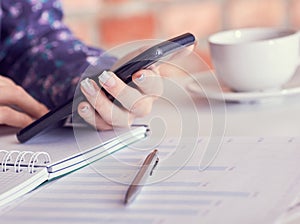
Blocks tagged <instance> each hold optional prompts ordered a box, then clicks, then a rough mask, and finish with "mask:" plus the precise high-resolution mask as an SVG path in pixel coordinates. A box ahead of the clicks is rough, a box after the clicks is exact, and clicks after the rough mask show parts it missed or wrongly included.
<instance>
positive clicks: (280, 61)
mask: <svg viewBox="0 0 300 224" xmlns="http://www.w3.org/2000/svg"><path fill="white" fill-rule="evenodd" d="M299 41H300V33H299V32H298V31H295V30H291V29H286V28H244V29H238V30H229V31H223V32H219V33H216V34H213V35H211V36H210V37H209V39H208V42H209V47H210V53H211V57H212V62H213V65H214V69H215V72H216V75H217V78H218V80H220V82H222V83H223V84H224V85H226V86H228V87H229V88H231V89H232V90H234V91H242V92H245V91H251V92H252V91H265V90H271V89H275V88H281V86H282V85H283V84H285V83H286V82H288V81H289V80H290V79H291V78H292V77H293V75H294V74H295V71H296V69H297V67H298V65H299V61H300V60H299Z"/></svg>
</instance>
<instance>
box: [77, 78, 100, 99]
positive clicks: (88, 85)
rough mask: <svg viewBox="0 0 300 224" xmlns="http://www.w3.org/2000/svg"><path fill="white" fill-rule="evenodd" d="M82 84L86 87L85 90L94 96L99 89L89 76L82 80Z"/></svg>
mask: <svg viewBox="0 0 300 224" xmlns="http://www.w3.org/2000/svg"><path fill="white" fill-rule="evenodd" d="M80 85H81V86H82V88H83V89H84V91H85V92H86V93H87V94H89V95H91V96H94V95H96V93H97V91H96V89H95V87H94V85H93V83H92V82H91V80H90V79H89V78H86V79H84V80H82V81H81V82H80Z"/></svg>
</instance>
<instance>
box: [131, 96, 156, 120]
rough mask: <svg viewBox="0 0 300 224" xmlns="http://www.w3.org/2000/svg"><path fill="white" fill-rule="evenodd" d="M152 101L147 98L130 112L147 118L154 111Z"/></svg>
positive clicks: (138, 102) (140, 101)
mask: <svg viewBox="0 0 300 224" xmlns="http://www.w3.org/2000/svg"><path fill="white" fill-rule="evenodd" d="M152 101H153V100H152V98H151V97H145V98H143V99H142V100H139V101H137V102H136V103H135V104H134V105H133V107H132V109H131V110H130V111H131V112H132V113H133V114H135V115H136V116H138V117H143V116H146V115H148V114H149V113H150V112H151V110H152Z"/></svg>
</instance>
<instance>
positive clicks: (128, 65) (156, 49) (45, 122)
mask: <svg viewBox="0 0 300 224" xmlns="http://www.w3.org/2000/svg"><path fill="white" fill-rule="evenodd" d="M194 43H195V37H194V35H193V34H191V33H185V34H182V35H180V36H177V37H174V38H172V39H169V40H166V41H163V42H161V43H159V44H157V45H155V46H152V47H150V48H149V49H147V50H145V51H143V52H142V53H140V54H139V55H137V56H136V57H134V58H132V59H130V60H129V61H127V62H125V63H124V64H123V65H121V66H119V67H118V68H117V69H115V70H114V71H113V72H114V73H115V74H116V75H117V76H118V77H120V78H121V79H122V80H123V81H124V82H125V83H131V81H132V78H131V76H132V75H133V74H134V73H135V72H137V71H139V70H141V69H144V68H147V67H148V66H150V65H152V64H154V63H155V62H157V61H159V60H160V59H162V58H164V57H165V56H169V55H171V54H172V53H175V52H177V51H178V50H181V49H183V48H184V47H188V46H190V45H192V44H194ZM101 72H102V71H101ZM98 75H100V73H99V74H98ZM98 75H97V76H95V77H91V78H92V79H94V80H96V79H97V77H98ZM107 95H108V97H109V98H110V99H111V100H113V97H112V96H111V95H109V94H108V93H107ZM83 100H85V97H84V95H83V94H77V95H75V96H74V97H73V98H71V99H69V100H67V101H66V102H65V103H64V104H62V105H60V106H58V107H57V108H55V109H53V110H51V111H49V112H48V113H47V114H45V115H44V116H42V117H41V118H39V119H38V120H36V121H34V122H33V123H31V124H30V125H28V126H27V127H25V128H23V129H21V130H20V131H19V132H18V133H17V139H18V141H19V142H21V143H24V142H26V141H28V140H29V139H31V138H33V137H34V136H36V135H38V134H39V133H41V132H44V131H47V130H48V129H49V128H51V127H53V126H55V125H56V126H57V125H58V126H59V125H61V124H63V123H64V120H65V119H66V118H67V117H68V116H70V115H71V114H72V107H73V104H78V103H79V102H81V101H83Z"/></svg>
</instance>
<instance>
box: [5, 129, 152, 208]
mask: <svg viewBox="0 0 300 224" xmlns="http://www.w3.org/2000/svg"><path fill="white" fill-rule="evenodd" d="M146 133H147V127H146V126H135V127H132V128H130V129H115V130H114V131H103V132H97V131H94V130H91V129H87V128H80V129H78V130H76V131H73V129H72V128H60V129H54V130H52V131H51V132H49V133H47V135H42V136H39V137H38V138H35V139H34V141H31V142H30V143H28V144H19V143H18V142H17V140H16V137H15V135H14V134H7V135H2V136H0V142H1V143H0V144H1V148H0V166H1V167H0V168H1V170H0V206H2V205H4V204H6V203H8V202H10V201H12V200H14V199H16V198H18V197H20V196H22V195H24V194H26V193H28V192H29V191H31V190H33V189H35V188H36V187H38V186H39V185H41V184H42V183H44V182H45V181H48V180H51V179H53V178H56V177H59V176H62V175H65V174H67V173H70V172H72V171H74V170H76V169H79V168H81V167H83V166H85V165H87V164H89V163H92V162H95V161H96V160H99V159H101V158H103V157H105V156H107V155H110V154H112V153H113V152H115V151H118V150H120V149H122V148H124V147H125V146H127V145H129V144H131V143H133V142H136V141H138V140H140V139H142V138H144V137H145V136H146Z"/></svg>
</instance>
